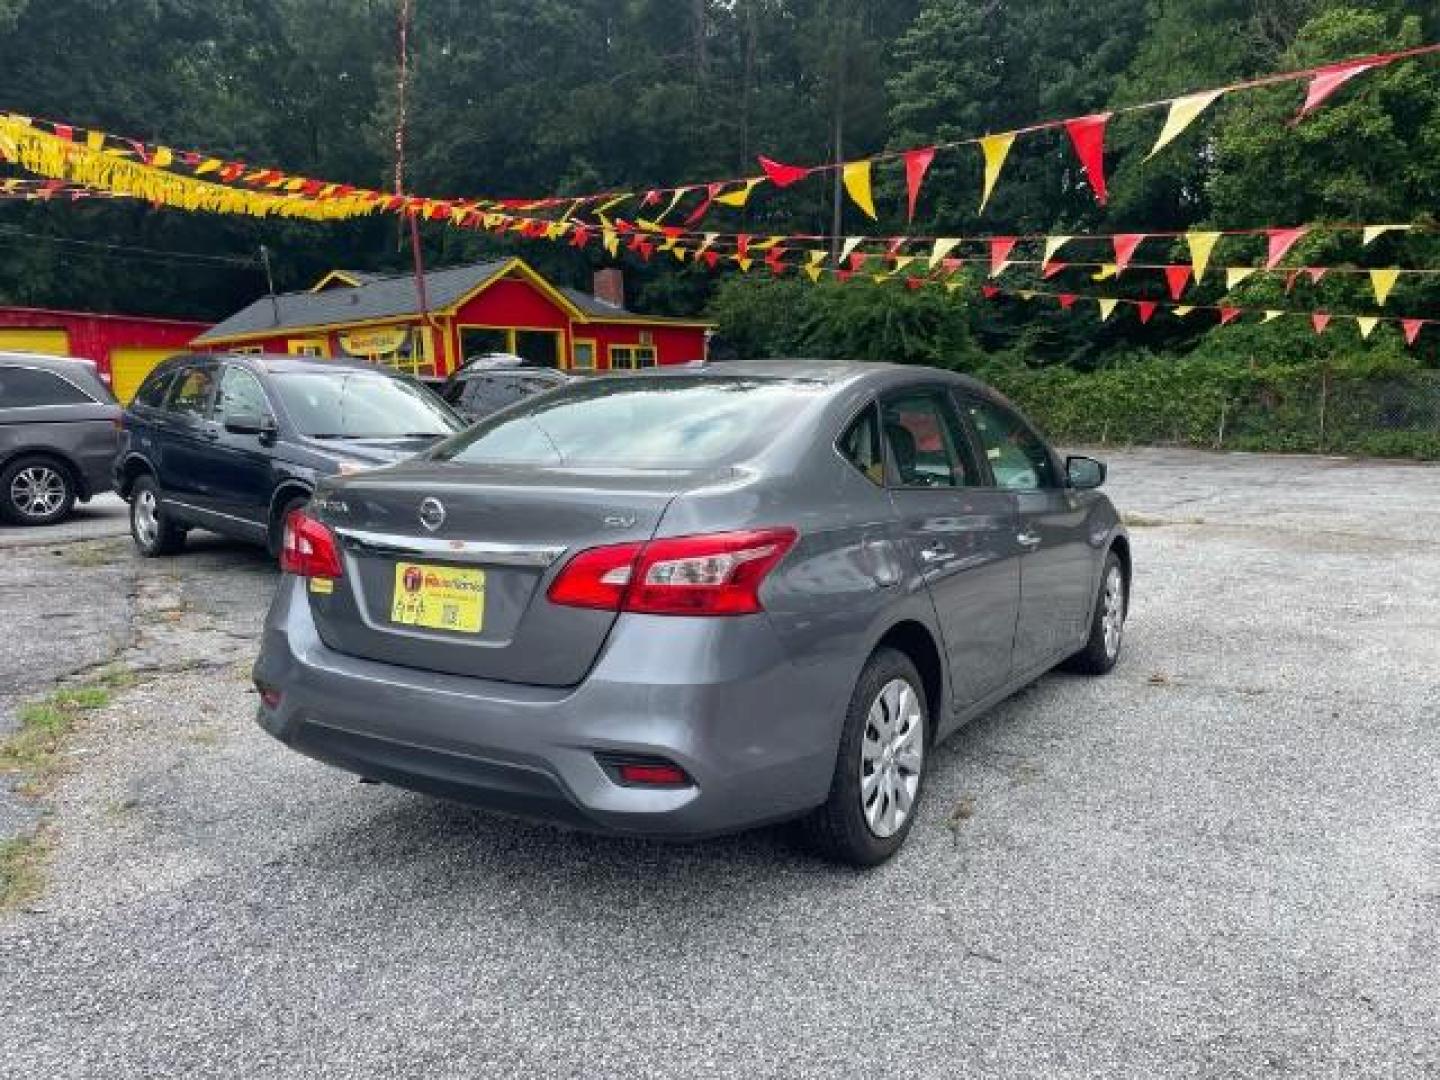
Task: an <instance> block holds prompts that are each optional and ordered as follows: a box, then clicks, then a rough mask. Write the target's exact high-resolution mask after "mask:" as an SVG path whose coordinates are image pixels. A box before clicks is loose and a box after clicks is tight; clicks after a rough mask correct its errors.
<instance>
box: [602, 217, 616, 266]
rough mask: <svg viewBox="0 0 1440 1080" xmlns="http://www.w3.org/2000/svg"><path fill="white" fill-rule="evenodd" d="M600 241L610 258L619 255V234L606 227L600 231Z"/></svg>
mask: <svg viewBox="0 0 1440 1080" xmlns="http://www.w3.org/2000/svg"><path fill="white" fill-rule="evenodd" d="M600 237H601V241H602V243H603V244H604V246H605V250H606V252H607V253H609V255H610V257H611V258H612V259H613V258H618V257H619V255H620V234H619V233H617V232H616V231H615V230H614V229H612V228H610V227H609V226H608V225H607V226H606V227H605V228H603V229H601V230H600Z"/></svg>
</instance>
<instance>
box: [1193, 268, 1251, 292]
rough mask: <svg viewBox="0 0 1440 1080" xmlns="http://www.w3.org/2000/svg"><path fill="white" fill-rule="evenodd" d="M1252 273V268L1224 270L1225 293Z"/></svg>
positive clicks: (1197, 275)
mask: <svg viewBox="0 0 1440 1080" xmlns="http://www.w3.org/2000/svg"><path fill="white" fill-rule="evenodd" d="M1253 273H1255V267H1253V266H1227V267H1226V268H1225V291H1226V292H1229V291H1230V290H1231V289H1233V288H1235V286H1236V285H1239V284H1240V283H1241V282H1242V281H1244V280H1245V279H1246V278H1248V277H1249V276H1250V275H1251V274H1253ZM1195 276H1196V277H1197V278H1198V277H1199V276H1200V275H1199V274H1196V275H1195Z"/></svg>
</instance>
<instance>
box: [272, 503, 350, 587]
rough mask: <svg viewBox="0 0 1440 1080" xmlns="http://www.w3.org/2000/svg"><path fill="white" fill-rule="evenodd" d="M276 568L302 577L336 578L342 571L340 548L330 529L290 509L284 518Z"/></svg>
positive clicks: (301, 512)
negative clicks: (278, 562) (282, 541)
mask: <svg viewBox="0 0 1440 1080" xmlns="http://www.w3.org/2000/svg"><path fill="white" fill-rule="evenodd" d="M280 569H281V570H282V571H284V572H285V573H287V574H296V575H298V576H300V577H303V578H338V577H341V576H342V575H343V574H344V570H343V569H342V568H341V565H340V548H339V547H338V546H337V545H336V543H335V534H334V533H332V532H331V531H330V529H329V528H328V527H327V526H325V525H322V524H321V523H320V522H318V521H316V520H315V519H314V518H312V517H310V516H309V515H308V514H306V513H305V511H304V510H292V511H291V512H290V516H289V517H287V518H286V519H285V541H284V544H283V545H282V546H281V548H280Z"/></svg>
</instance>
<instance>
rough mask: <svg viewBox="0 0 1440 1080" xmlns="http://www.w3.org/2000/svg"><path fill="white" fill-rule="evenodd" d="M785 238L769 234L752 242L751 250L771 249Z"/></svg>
mask: <svg viewBox="0 0 1440 1080" xmlns="http://www.w3.org/2000/svg"><path fill="white" fill-rule="evenodd" d="M784 239H785V237H783V236H767V237H766V238H765V239H764V240H757V241H756V242H755V243H753V244H751V245H750V250H751V251H769V250H770V249H771V248H773V247H775V246H776V245H778V244H779V243H780V242H781V241H782V240H784Z"/></svg>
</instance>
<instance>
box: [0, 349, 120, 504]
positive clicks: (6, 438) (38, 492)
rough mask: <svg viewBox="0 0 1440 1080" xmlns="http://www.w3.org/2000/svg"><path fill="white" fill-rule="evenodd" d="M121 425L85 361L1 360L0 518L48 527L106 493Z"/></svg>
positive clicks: (12, 356)
mask: <svg viewBox="0 0 1440 1080" xmlns="http://www.w3.org/2000/svg"><path fill="white" fill-rule="evenodd" d="M119 424H120V407H119V406H118V405H117V404H116V403H115V397H114V395H113V394H111V393H110V388H109V387H107V386H106V385H105V384H104V383H103V382H101V381H100V377H99V375H98V374H96V371H95V365H94V364H92V363H90V361H88V360H71V359H67V358H62V357H55V356H35V355H31V354H29V353H0V518H3V519H4V520H5V521H7V522H10V523H11V524H14V525H53V524H54V523H55V522H57V521H62V520H64V519H65V518H66V517H68V516H69V515H70V511H71V509H72V508H73V507H74V506H75V503H76V502H77V501H79V502H88V501H89V499H90V498H91V496H93V495H98V494H100V493H101V492H103V491H109V490H110V466H111V464H112V463H113V462H114V460H115V451H116V449H117V447H118V446H119V441H120V431H119Z"/></svg>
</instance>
